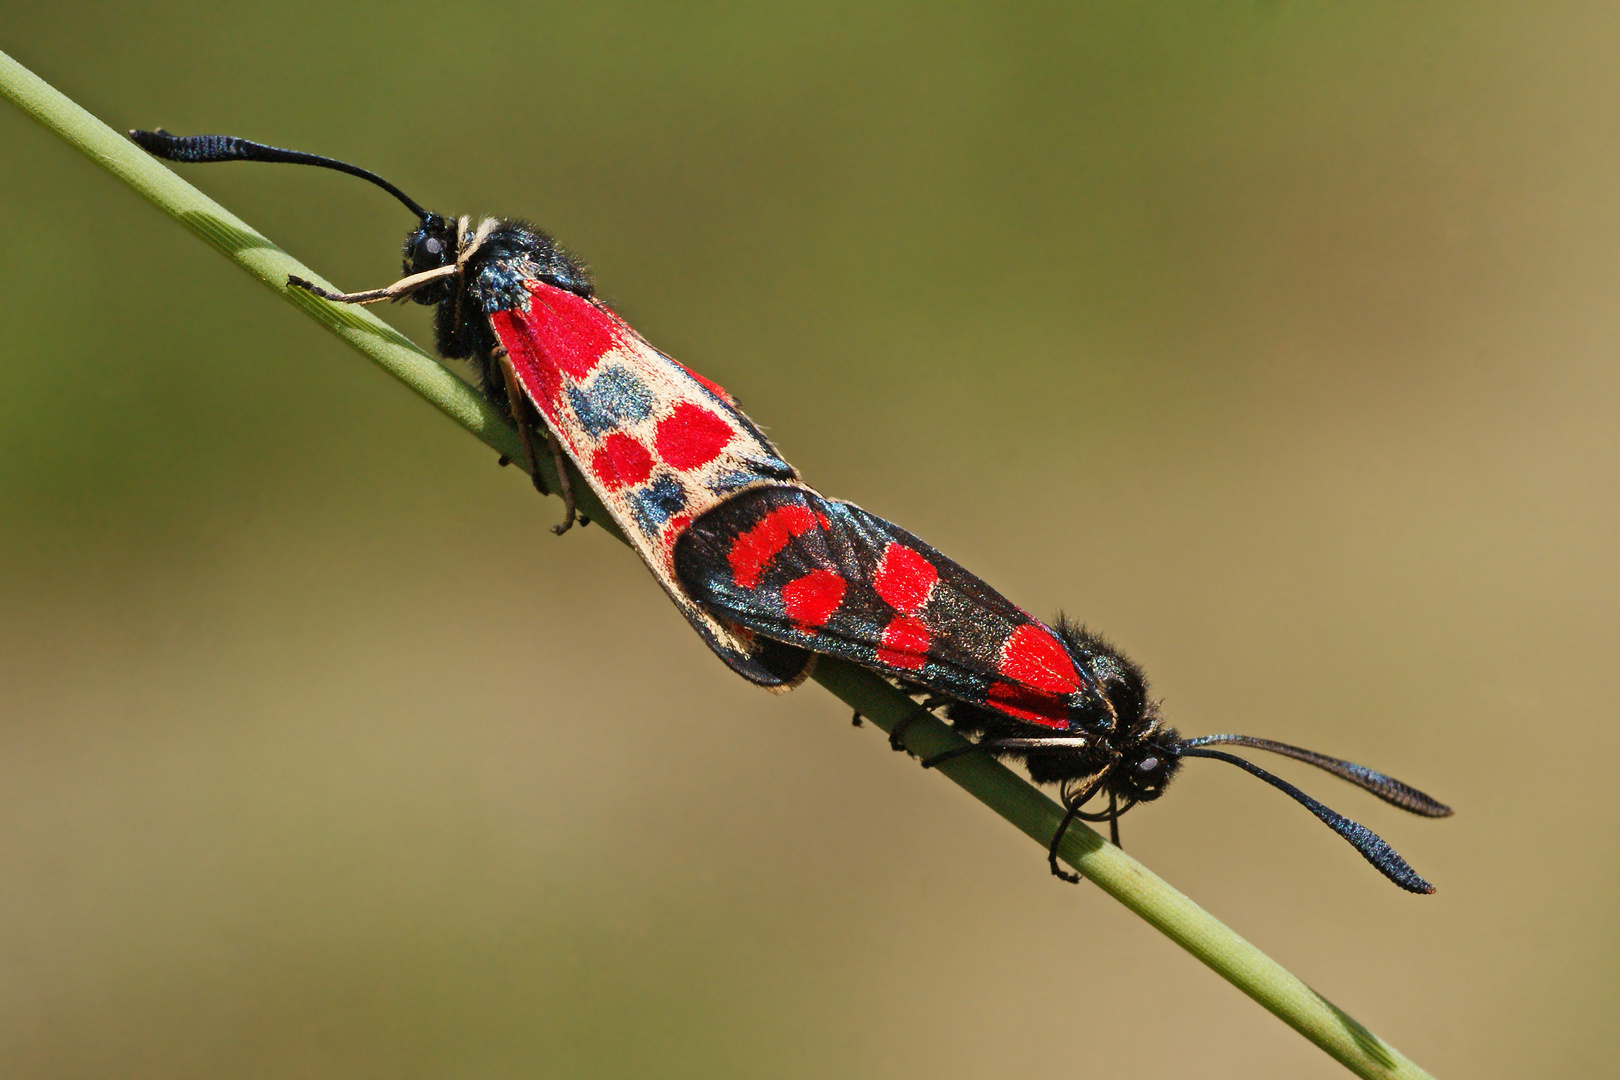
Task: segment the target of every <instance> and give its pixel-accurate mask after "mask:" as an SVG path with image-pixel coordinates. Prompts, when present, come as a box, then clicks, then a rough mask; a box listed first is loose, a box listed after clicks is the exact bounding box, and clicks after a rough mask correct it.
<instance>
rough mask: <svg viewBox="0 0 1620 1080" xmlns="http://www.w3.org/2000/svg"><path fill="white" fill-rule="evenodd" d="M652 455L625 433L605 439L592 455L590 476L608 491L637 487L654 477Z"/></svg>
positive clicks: (618, 432) (614, 434)
mask: <svg viewBox="0 0 1620 1080" xmlns="http://www.w3.org/2000/svg"><path fill="white" fill-rule="evenodd" d="M652 470H653V459H652V453H651V451H649V450H648V449H647V448H646V447H645V446H642V445H641V444H640V443H638V442H636V440H635V439H632V438H631V437H630V436H628V435H626V434H625V433H624V432H622V431H615V432H614V433H613V434H611V435H609V436H608V437H607V438H605V439H603V440H602V445H601V446H599V447H597V449H596V453H594V454H592V455H591V473H592V475H594V476H595V477H596V478H597V479H598V480H600V481H602V486H603V487H605V488H607V489H608V490H609V491H616V490H618V489H619V488H622V487H635V486H636V485H637V484H639V483H641V482H642V481H643V480H645V479H647V477H649V476H651V475H652Z"/></svg>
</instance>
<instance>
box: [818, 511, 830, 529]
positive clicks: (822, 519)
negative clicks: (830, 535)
mask: <svg viewBox="0 0 1620 1080" xmlns="http://www.w3.org/2000/svg"><path fill="white" fill-rule="evenodd" d="M816 520H817V521H819V522H821V527H822V528H823V529H830V528H832V522H831V521H829V520H828V518H827V515H826V514H823V513H822V512H821V511H820V510H817V511H816Z"/></svg>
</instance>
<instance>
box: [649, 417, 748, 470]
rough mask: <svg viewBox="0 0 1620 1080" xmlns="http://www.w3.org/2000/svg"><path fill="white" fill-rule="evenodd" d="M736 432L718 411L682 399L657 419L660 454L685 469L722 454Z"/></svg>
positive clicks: (679, 467)
mask: <svg viewBox="0 0 1620 1080" xmlns="http://www.w3.org/2000/svg"><path fill="white" fill-rule="evenodd" d="M735 434H736V432H735V431H733V430H732V427H731V425H730V424H728V423H726V422H725V421H724V420H722V419H721V418H720V417H719V415H717V414H716V413H713V412H710V411H709V410H708V409H705V408H704V407H703V406H701V405H694V404H693V403H692V402H690V401H683V402H681V403H680V404H679V405H677V406H675V411H674V412H672V413H670V414H669V415H668V416H666V417H664V418H663V419H662V420H660V421H658V434H657V435H656V436H655V443H656V445H657V446H658V456H659V457H661V458H663V459H664V460H665V461H667V462H669V464H670V465H671V466H672V467H673V468H676V469H680V470H682V471H684V470H687V469H696V468H700V467H701V466H704V465H707V464H708V463H709V462H711V461H713V460H714V459H715V458H717V457H719V456H720V451H722V450H724V449H725V448H726V444H727V443H728V442H730V441H731V437H732V436H733V435H735Z"/></svg>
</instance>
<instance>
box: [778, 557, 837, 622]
mask: <svg viewBox="0 0 1620 1080" xmlns="http://www.w3.org/2000/svg"><path fill="white" fill-rule="evenodd" d="M847 588H849V583H848V582H846V581H845V580H844V579H843V578H842V577H841V576H839V575H838V574H836V573H834V572H833V571H831V570H812V571H810V572H809V573H808V574H806V575H804V577H801V578H795V579H794V580H792V581H790V582H788V583H787V584H786V585H784V586H782V603H783V604H784V605H786V607H787V614H788V618H790V619H792V620H793V621H794V622H796V623H798V624H799V625H800V626H804V627H811V626H825V625H827V620H828V619H830V618H832V613H833V612H835V611H837V610H838V605H839V604H840V603H842V602H843V600H844V590H845V589H847Z"/></svg>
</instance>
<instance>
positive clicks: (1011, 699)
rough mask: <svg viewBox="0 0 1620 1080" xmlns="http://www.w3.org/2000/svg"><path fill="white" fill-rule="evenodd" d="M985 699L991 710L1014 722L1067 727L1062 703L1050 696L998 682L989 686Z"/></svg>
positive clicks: (1067, 722)
mask: <svg viewBox="0 0 1620 1080" xmlns="http://www.w3.org/2000/svg"><path fill="white" fill-rule="evenodd" d="M987 697H988V698H989V701H988V704H989V705H990V707H991V708H994V709H997V710H999V711H1001V712H1004V713H1006V714H1007V715H1008V716H1011V717H1013V718H1014V719H1016V720H1028V721H1029V722H1030V723H1032V724H1040V725H1041V726H1042V727H1050V728H1066V727H1068V726H1069V720H1068V717H1067V716H1066V715H1065V712H1066V710H1065V709H1064V708H1063V702H1062V701H1061V700H1060V699H1058V698H1056V697H1053V696H1052V695H1050V694H1043V693H1041V692H1039V691H1038V690H1031V689H1030V688H1029V687H1027V686H1018V685H1016V684H1015V683H1005V682H998V683H991V684H990V693H989V694H988V695H987Z"/></svg>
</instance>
